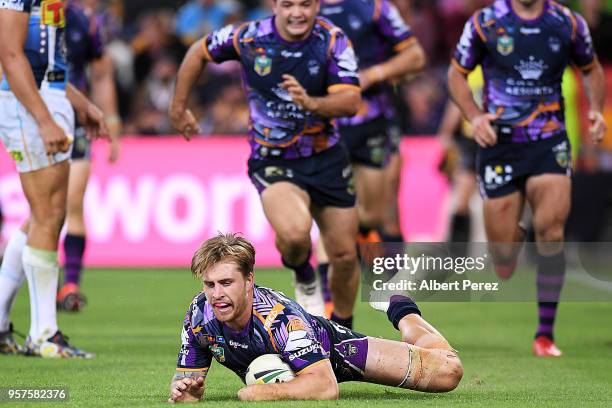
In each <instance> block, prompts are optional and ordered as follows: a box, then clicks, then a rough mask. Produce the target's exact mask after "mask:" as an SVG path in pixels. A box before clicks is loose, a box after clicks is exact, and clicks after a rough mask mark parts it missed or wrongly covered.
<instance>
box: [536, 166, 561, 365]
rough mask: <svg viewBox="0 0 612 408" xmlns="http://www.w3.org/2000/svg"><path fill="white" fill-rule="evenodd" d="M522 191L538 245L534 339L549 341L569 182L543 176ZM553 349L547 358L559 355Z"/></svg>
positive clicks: (554, 307) (552, 323) (551, 336)
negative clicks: (536, 323) (531, 211)
mask: <svg viewBox="0 0 612 408" xmlns="http://www.w3.org/2000/svg"><path fill="white" fill-rule="evenodd" d="M526 192H527V200H528V201H529V203H530V205H531V207H532V208H533V226H534V229H535V235H536V242H537V246H538V273H537V290H538V311H539V326H538V330H537V332H536V338H538V337H540V336H544V337H546V338H548V339H549V340H551V341H552V340H553V327H554V323H555V317H556V314H557V305H558V300H559V296H560V294H561V289H562V288H563V283H564V280H565V255H564V252H563V240H564V236H563V231H564V227H565V221H566V219H567V216H568V214H569V210H570V195H571V182H570V179H569V177H567V176H565V175H560V174H544V175H540V176H535V177H531V178H529V180H528V181H527V190H526ZM554 348H555V350H553V351H554V352H553V353H552V354H547V355H554V356H558V355H561V352H560V351H559V350H558V349H556V347H554ZM534 351H535V350H534ZM536 354H538V355H541V354H539V353H537V352H536Z"/></svg>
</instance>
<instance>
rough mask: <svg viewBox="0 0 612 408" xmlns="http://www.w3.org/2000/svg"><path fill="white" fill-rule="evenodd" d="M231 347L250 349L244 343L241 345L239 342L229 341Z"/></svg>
mask: <svg viewBox="0 0 612 408" xmlns="http://www.w3.org/2000/svg"><path fill="white" fill-rule="evenodd" d="M229 344H230V346H232V347H233V348H241V349H248V348H249V346H248V345H246V344H244V343H239V342H237V341H234V340H230V341H229Z"/></svg>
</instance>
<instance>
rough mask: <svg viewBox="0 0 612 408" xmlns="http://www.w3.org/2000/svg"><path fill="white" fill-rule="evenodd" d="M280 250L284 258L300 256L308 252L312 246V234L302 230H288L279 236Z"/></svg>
mask: <svg viewBox="0 0 612 408" xmlns="http://www.w3.org/2000/svg"><path fill="white" fill-rule="evenodd" d="M277 241H278V244H279V249H280V250H281V252H283V256H286V257H293V256H298V255H300V254H301V253H303V252H308V251H309V249H310V246H311V242H310V234H309V233H308V231H302V230H301V229H300V228H293V229H287V230H285V231H282V232H279V233H278V234H277Z"/></svg>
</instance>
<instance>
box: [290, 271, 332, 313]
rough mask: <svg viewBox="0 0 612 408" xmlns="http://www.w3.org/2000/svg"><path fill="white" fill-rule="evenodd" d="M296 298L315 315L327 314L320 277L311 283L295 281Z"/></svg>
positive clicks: (305, 308)
mask: <svg viewBox="0 0 612 408" xmlns="http://www.w3.org/2000/svg"><path fill="white" fill-rule="evenodd" d="M294 285H295V300H296V301H297V302H298V303H299V304H300V306H302V307H303V308H304V310H306V311H307V312H308V313H310V314H311V315H313V316H325V303H324V302H323V292H322V290H321V281H320V280H319V278H315V280H314V281H313V282H311V283H300V282H298V281H295V282H294Z"/></svg>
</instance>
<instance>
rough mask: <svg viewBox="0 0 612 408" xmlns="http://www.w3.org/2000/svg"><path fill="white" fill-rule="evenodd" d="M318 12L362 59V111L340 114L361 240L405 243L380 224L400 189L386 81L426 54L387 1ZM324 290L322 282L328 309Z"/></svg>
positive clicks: (336, 4) (322, 266) (326, 3)
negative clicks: (393, 177) (392, 173)
mask: <svg viewBox="0 0 612 408" xmlns="http://www.w3.org/2000/svg"><path fill="white" fill-rule="evenodd" d="M320 14H321V15H322V16H323V17H326V18H328V19H330V20H331V21H332V22H333V23H334V24H335V25H337V26H338V27H340V28H341V29H342V31H344V32H345V33H346V35H347V36H348V37H349V38H350V40H351V41H352V43H353V45H354V47H355V53H356V55H357V61H358V63H359V69H360V80H361V91H362V92H363V98H362V103H361V106H360V108H359V112H357V114H356V115H355V116H353V117H350V118H340V119H338V124H339V131H340V136H341V137H342V142H343V143H344V144H345V146H346V147H347V150H348V151H349V156H350V160H351V163H352V165H353V172H354V174H355V191H356V193H357V209H358V213H359V242H369V239H370V236H371V235H372V234H373V235H375V236H376V238H375V239H374V240H375V241H380V240H382V241H383V242H403V238H402V236H401V234H392V235H389V234H385V233H384V231H383V228H382V227H383V224H384V221H385V210H386V208H385V207H386V205H387V200H385V199H383V197H385V193H386V190H387V189H388V188H390V187H398V188H399V183H392V184H393V186H390V185H388V184H387V183H386V181H387V180H386V179H385V172H386V171H387V172H388V171H389V169H388V165H389V162H390V159H391V156H392V155H393V154H397V153H398V144H399V135H398V134H392V133H393V131H392V129H393V127H394V119H395V116H396V112H395V109H394V107H393V101H392V89H391V85H390V84H389V82H388V81H389V80H392V79H397V78H401V77H403V76H405V75H407V74H412V73H416V72H418V71H420V70H421V69H422V68H423V66H424V65H425V53H424V52H423V49H422V48H421V46H420V45H419V42H418V40H417V39H416V37H415V36H414V35H413V34H412V31H411V29H410V27H409V26H408V25H407V24H406V22H405V21H404V20H403V19H402V17H401V15H400V13H399V11H398V10H397V8H396V7H395V6H394V5H393V3H391V2H390V1H389V0H321V11H320ZM396 133H397V132H396ZM394 169H397V166H394ZM396 207H397V205H396ZM319 242H321V241H319ZM317 258H318V259H319V272H320V274H321V278H322V282H323V283H325V282H326V281H327V269H328V265H329V264H328V263H327V260H326V256H325V253H324V249H323V247H322V245H319V248H317ZM326 289H327V288H326V287H325V285H324V295H327V296H326V299H325V300H326V309H329V306H327V304H328V301H329V300H330V299H329V296H328V291H327V290H326Z"/></svg>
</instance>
